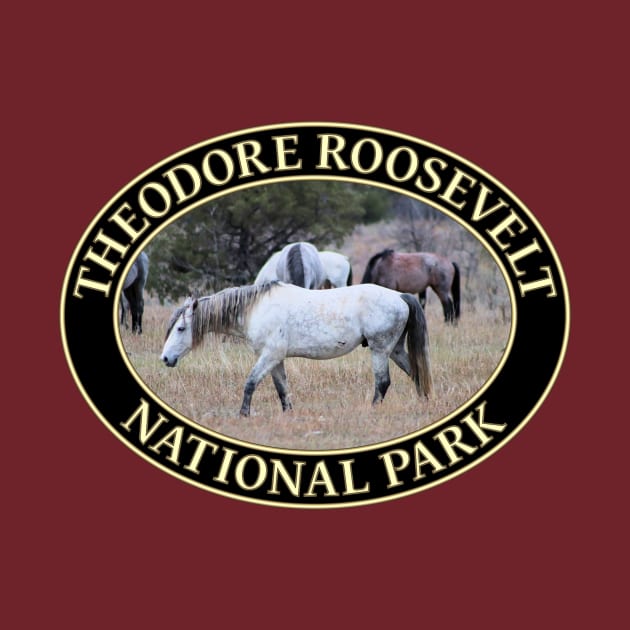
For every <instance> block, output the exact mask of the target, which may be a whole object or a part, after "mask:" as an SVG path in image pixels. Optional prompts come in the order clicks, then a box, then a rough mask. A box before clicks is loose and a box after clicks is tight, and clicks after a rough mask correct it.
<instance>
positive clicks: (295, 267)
mask: <svg viewBox="0 0 630 630" xmlns="http://www.w3.org/2000/svg"><path fill="white" fill-rule="evenodd" d="M287 270H288V272H289V278H290V279H291V284H297V286H299V287H305V286H306V281H305V279H304V262H303V261H302V249H301V247H300V244H299V243H296V244H295V245H293V247H291V249H290V250H289V253H288V255H287Z"/></svg>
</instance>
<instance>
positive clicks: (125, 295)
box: [120, 252, 149, 335]
mask: <svg viewBox="0 0 630 630" xmlns="http://www.w3.org/2000/svg"><path fill="white" fill-rule="evenodd" d="M148 274H149V257H148V256H147V254H146V253H145V252H141V254H140V255H139V256H138V258H136V260H134V262H133V265H131V269H130V270H129V273H128V274H127V277H126V278H125V282H124V284H123V291H122V296H121V299H120V304H121V316H120V321H121V324H124V325H125V327H126V325H127V324H126V321H127V310H129V311H130V312H131V330H132V332H134V333H137V334H138V335H140V334H142V315H143V313H144V285H145V284H146V283H147V276H148Z"/></svg>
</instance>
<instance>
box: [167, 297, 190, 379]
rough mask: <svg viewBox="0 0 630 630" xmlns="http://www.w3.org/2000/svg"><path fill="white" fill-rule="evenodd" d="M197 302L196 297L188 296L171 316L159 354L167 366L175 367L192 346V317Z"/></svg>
mask: <svg viewBox="0 0 630 630" xmlns="http://www.w3.org/2000/svg"><path fill="white" fill-rule="evenodd" d="M198 304H199V302H198V301H197V298H195V297H192V296H189V297H188V298H186V301H185V302H184V305H183V306H181V307H179V308H178V309H176V310H175V312H174V313H173V315H172V316H171V319H170V321H169V323H168V327H167V330H166V341H165V342H164V348H163V349H162V354H161V356H160V360H161V361H163V362H164V364H165V365H166V366H167V367H175V366H176V365H177V361H178V360H179V359H181V358H182V357H183V356H185V355H186V354H188V353H189V352H190V350H191V348H192V346H193V317H194V313H195V310H196V309H197V306H198Z"/></svg>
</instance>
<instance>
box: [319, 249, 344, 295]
mask: <svg viewBox="0 0 630 630" xmlns="http://www.w3.org/2000/svg"><path fill="white" fill-rule="evenodd" d="M319 259H320V260H321V261H322V265H324V271H325V273H326V280H328V282H329V283H330V286H331V287H332V288H333V289H334V288H336V287H349V286H350V285H351V284H352V265H351V264H350V260H349V259H348V257H347V256H344V255H343V254H338V253H337V252H328V251H323V252H319Z"/></svg>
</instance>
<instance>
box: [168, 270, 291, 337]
mask: <svg viewBox="0 0 630 630" xmlns="http://www.w3.org/2000/svg"><path fill="white" fill-rule="evenodd" d="M276 286H278V282H276V281H273V282H265V283H264V284H259V285H248V286H242V287H231V288H229V289H224V290H223V291H219V293H216V294H215V295H209V296H207V297H202V298H199V300H198V301H197V307H196V308H195V309H194V310H193V318H192V345H193V348H194V347H195V346H197V345H199V344H200V343H201V341H202V340H203V338H204V337H205V335H206V334H207V333H209V332H231V331H233V330H234V329H235V328H238V327H239V324H241V322H242V319H243V317H244V315H246V314H247V313H248V312H249V310H250V309H251V308H252V307H253V306H254V305H255V304H256V303H257V302H258V300H259V299H260V298H261V297H262V296H263V295H266V294H267V293H269V291H271V289H273V288H274V287H276ZM178 310H179V311H180V314H181V310H182V309H178Z"/></svg>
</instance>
